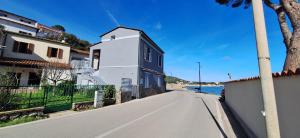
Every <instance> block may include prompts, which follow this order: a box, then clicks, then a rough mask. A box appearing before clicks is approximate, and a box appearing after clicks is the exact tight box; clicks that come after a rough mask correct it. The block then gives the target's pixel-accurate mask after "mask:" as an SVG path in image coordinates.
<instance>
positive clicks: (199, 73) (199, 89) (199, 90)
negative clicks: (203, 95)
mask: <svg viewBox="0 0 300 138" xmlns="http://www.w3.org/2000/svg"><path fill="white" fill-rule="evenodd" d="M197 63H198V65H199V72H198V75H199V76H198V77H199V82H198V83H199V88H198V92H201V70H200V68H201V63H200V62H197Z"/></svg>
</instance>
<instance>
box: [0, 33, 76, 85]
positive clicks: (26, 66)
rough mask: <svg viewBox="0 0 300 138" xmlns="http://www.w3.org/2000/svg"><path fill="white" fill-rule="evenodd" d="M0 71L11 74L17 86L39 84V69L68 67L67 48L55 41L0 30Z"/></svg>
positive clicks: (68, 52) (68, 48) (68, 49)
mask: <svg viewBox="0 0 300 138" xmlns="http://www.w3.org/2000/svg"><path fill="white" fill-rule="evenodd" d="M4 34H5V35H4V39H2V40H3V41H2V42H1V45H2V46H5V48H2V50H1V54H0V71H1V72H7V71H9V72H10V73H13V74H15V76H16V77H17V80H18V85H22V86H27V85H40V79H41V74H42V73H41V74H39V73H38V72H39V71H43V70H42V68H43V66H46V65H49V63H51V62H54V63H51V64H55V66H57V67H59V68H62V69H64V68H68V67H69V65H68V64H69V56H70V47H69V46H68V45H67V44H65V43H61V42H58V41H53V40H48V39H42V38H38V37H34V36H29V35H25V34H20V33H14V32H8V31H4Z"/></svg>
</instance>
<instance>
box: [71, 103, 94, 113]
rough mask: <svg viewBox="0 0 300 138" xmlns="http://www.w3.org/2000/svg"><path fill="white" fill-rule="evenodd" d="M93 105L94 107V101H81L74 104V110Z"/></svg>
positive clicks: (88, 107) (85, 108)
mask: <svg viewBox="0 0 300 138" xmlns="http://www.w3.org/2000/svg"><path fill="white" fill-rule="evenodd" d="M93 107H94V101H88V102H79V103H73V104H72V110H74V111H81V110H87V109H90V108H93Z"/></svg>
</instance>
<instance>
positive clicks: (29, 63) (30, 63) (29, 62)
mask: <svg viewBox="0 0 300 138" xmlns="http://www.w3.org/2000/svg"><path fill="white" fill-rule="evenodd" d="M6 64H8V65H23V66H32V67H45V66H55V67H59V68H70V65H69V64H64V63H56V62H55V63H54V62H48V61H41V60H29V59H18V58H8V57H0V65H6Z"/></svg>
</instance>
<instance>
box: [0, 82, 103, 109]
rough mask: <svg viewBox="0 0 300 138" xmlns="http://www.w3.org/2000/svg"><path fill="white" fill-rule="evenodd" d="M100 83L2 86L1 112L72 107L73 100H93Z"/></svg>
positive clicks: (0, 94)
mask: <svg viewBox="0 0 300 138" xmlns="http://www.w3.org/2000/svg"><path fill="white" fill-rule="evenodd" d="M103 87H104V86H100V85H58V86H18V87H16V86H0V112H1V111H9V110H17V109H26V108H32V107H39V106H44V107H45V112H55V111H61V110H67V109H71V107H72V103H73V102H84V101H93V99H94V94H95V91H96V90H100V89H102V88H103Z"/></svg>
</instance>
